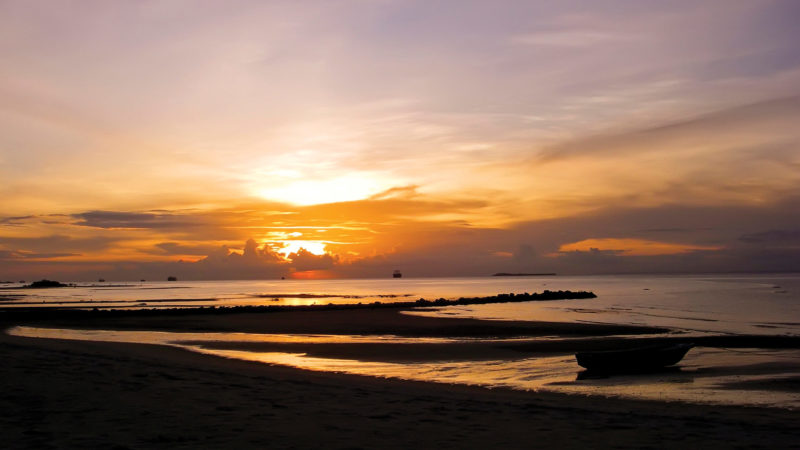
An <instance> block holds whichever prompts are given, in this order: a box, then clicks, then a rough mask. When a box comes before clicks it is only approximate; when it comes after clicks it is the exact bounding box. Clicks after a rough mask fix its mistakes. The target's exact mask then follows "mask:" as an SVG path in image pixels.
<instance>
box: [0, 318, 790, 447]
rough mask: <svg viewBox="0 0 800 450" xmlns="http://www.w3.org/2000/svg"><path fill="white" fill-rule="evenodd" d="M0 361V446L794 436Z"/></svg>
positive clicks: (302, 379)
mask: <svg viewBox="0 0 800 450" xmlns="http://www.w3.org/2000/svg"><path fill="white" fill-rule="evenodd" d="M0 354H1V355H2V357H3V358H4V361H5V362H6V363H5V364H4V365H3V366H2V367H0V371H2V375H3V377H2V379H3V380H4V382H6V383H9V386H14V387H15V389H14V390H13V391H11V390H8V389H4V390H3V393H2V394H0V405H2V407H3V409H4V411H13V412H14V414H9V415H5V416H4V417H3V419H0V420H3V421H4V422H5V425H6V426H4V427H3V429H5V430H9V431H11V433H9V435H8V440H7V441H6V442H7V443H8V445H9V447H8V448H23V447H26V446H28V445H32V446H45V447H46V446H48V445H50V446H55V447H76V446H104V445H111V444H113V445H117V446H123V447H126V448H143V447H153V446H155V447H161V448H184V447H185V448H189V447H196V446H208V445H212V446H213V445H215V444H216V445H220V444H223V443H224V444H226V445H233V446H235V447H241V448H256V447H263V446H264V445H268V446H271V447H279V448H286V447H293V446H294V447H304V446H320V445H323V444H325V443H328V444H330V443H335V446H336V447H342V448H344V447H350V448H352V447H363V448H367V447H373V446H383V447H393V448H400V447H404V446H408V445H421V446H424V447H430V446H433V445H437V446H443V447H453V448H458V447H465V446H469V447H476V446H481V447H484V446H491V445H504V446H506V447H508V448H529V447H530V446H531V445H534V446H536V442H539V443H545V442H546V443H547V444H546V445H547V446H548V447H556V446H557V447H564V448H587V447H593V446H596V445H597V443H598V442H603V443H604V445H605V446H612V445H614V446H619V447H622V448H640V447H641V446H645V445H652V446H655V447H663V446H665V445H669V443H674V444H676V445H678V443H680V445H697V446H702V447H703V448H728V447H729V445H730V443H731V442H737V443H739V444H741V445H744V446H748V445H750V446H757V447H759V446H760V447H772V448H781V447H786V446H789V445H792V444H794V443H795V442H796V441H797V438H798V437H799V436H800V435H798V431H796V427H795V425H796V423H797V420H798V419H800V413H799V412H797V411H790V410H776V409H769V408H766V409H765V408H755V407H743V406H710V405H695V404H691V405H689V404H683V403H678V402H674V403H673V402H668V403H665V402H653V401H644V400H628V399H602V398H592V397H585V396H578V395H566V394H557V393H548V392H525V391H514V390H510V389H502V388H500V389H492V390H490V389H486V388H482V387H477V386H466V385H449V384H437V383H426V382H417V381H404V380H397V379H379V378H372V377H365V376H358V375H344V374H336V373H327V372H312V371H304V370H299V369H294V368H289V367H281V366H269V365H265V364H261V363H253V362H247V361H239V360H231V359H225V358H220V357H215V356H209V355H201V354H196V353H193V352H190V351H188V350H183V349H179V348H174V347H165V346H156V345H147V344H121V343H107V342H92V341H64V340H49V339H48V340H43V339H33V338H19V337H14V336H9V335H6V334H2V335H1V336H0ZM54 368H58V370H55V371H54V370H52V369H54ZM112 404H113V406H111V405H112ZM434 411H435V412H434ZM78 413H79V414H78ZM42 415H44V416H42ZM33 417H46V418H47V420H41V419H39V420H36V421H32V420H29V419H30V418H33ZM575 430H581V432H580V433H576V432H575ZM687 430H688V431H689V432H687Z"/></svg>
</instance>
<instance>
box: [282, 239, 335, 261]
mask: <svg viewBox="0 0 800 450" xmlns="http://www.w3.org/2000/svg"><path fill="white" fill-rule="evenodd" d="M281 244H282V245H283V247H281V248H280V249H278V250H277V252H278V253H280V254H281V255H283V256H284V258H288V257H289V255H291V254H292V253H297V252H298V251H300V249H305V250H306V251H307V252H309V253H312V254H314V255H317V256H321V255H324V254H325V243H324V242H321V241H299V240H292V241H283V242H281Z"/></svg>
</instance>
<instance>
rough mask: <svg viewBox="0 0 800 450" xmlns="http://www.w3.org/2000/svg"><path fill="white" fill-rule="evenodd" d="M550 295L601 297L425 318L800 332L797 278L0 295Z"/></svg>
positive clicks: (146, 287) (185, 303)
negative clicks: (548, 292)
mask: <svg viewBox="0 0 800 450" xmlns="http://www.w3.org/2000/svg"><path fill="white" fill-rule="evenodd" d="M15 287H17V288H15ZM545 289H549V290H559V289H561V290H587V291H593V292H594V293H596V294H597V295H598V298H596V299H588V300H561V301H551V302H529V303H499V304H490V305H469V306H453V307H447V308H442V309H437V310H435V311H427V312H421V313H420V314H429V315H439V316H457V317H474V318H479V319H500V320H546V321H567V322H573V321H574V322H600V323H623V324H637V325H655V326H666V327H673V328H680V329H685V330H698V331H712V332H726V333H748V334H753V333H754V334H793V335H798V334H800V275H798V274H789V275H713V276H644V275H630V276H583V277H569V276H554V277H484V278H401V279H371V280H322V281H311V280H275V281H192V282H147V283H95V284H84V285H80V284H79V286H78V287H72V288H55V289H19V288H18V286H7V287H6V288H5V289H2V290H0V306H1V307H6V308H12V307H31V306H34V307H58V308H164V307H196V306H210V305H218V306H232V305H310V304H328V303H359V302H362V303H369V302H374V301H381V302H384V303H390V302H397V301H413V300H417V299H419V298H426V299H429V300H431V299H437V298H441V297H443V298H457V297H475V296H489V295H495V294H498V293H509V292H514V293H522V292H540V291H542V290H545Z"/></svg>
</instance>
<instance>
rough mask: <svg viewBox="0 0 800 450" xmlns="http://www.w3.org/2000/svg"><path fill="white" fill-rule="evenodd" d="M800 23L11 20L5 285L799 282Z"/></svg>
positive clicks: (2, 170) (38, 6)
mask: <svg viewBox="0 0 800 450" xmlns="http://www.w3.org/2000/svg"><path fill="white" fill-rule="evenodd" d="M798 21H800V3H798V2H796V1H794V0H787V1H766V0H751V1H734V0H720V1H704V0H699V1H698V0H693V1H680V0H677V1H670V2H663V1H588V0H587V1H562V2H550V1H465V0H458V1H455V0H454V1H413V0H410V1H406V0H403V1H393V0H341V1H335V0H334V1H318V2H317V1H303V2H297V1H285V2H284V1H269V2H263V1H226V2H219V1H200V0H198V1H180V0H170V1H146V0H144V1H91V0H85V1H62V0H50V1H44V0H33V1H30V0H28V1H23V0H18V1H15V0H0V60H1V61H2V64H0V281H5V280H15V281H16V280H18V279H26V280H31V279H39V278H56V279H61V280H74V281H80V280H92V279H97V278H105V279H109V280H112V279H113V280H138V279H152V280H156V279H165V278H166V277H167V276H169V275H172V276H178V277H180V278H182V279H259V278H264V279H272V278H279V277H282V276H285V277H290V278H299V279H303V278H340V277H346V278H360V277H388V276H390V275H391V272H392V271H393V270H395V269H397V270H401V271H402V272H403V273H404V274H405V275H406V276H413V277H425V276H479V275H490V274H492V273H495V272H526V273H527V272H557V273H559V274H605V273H708V272H785V271H800V126H798V124H800V46H798V45H797V42H800V28H799V27H798V26H797V23H798Z"/></svg>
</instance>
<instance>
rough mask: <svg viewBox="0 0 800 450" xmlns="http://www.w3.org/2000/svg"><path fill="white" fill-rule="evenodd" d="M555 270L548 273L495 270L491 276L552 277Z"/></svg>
mask: <svg viewBox="0 0 800 450" xmlns="http://www.w3.org/2000/svg"><path fill="white" fill-rule="evenodd" d="M555 275H556V273H555V272H548V273H508V272H497V273H496V274H494V275H492V276H493V277H552V276H555Z"/></svg>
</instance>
